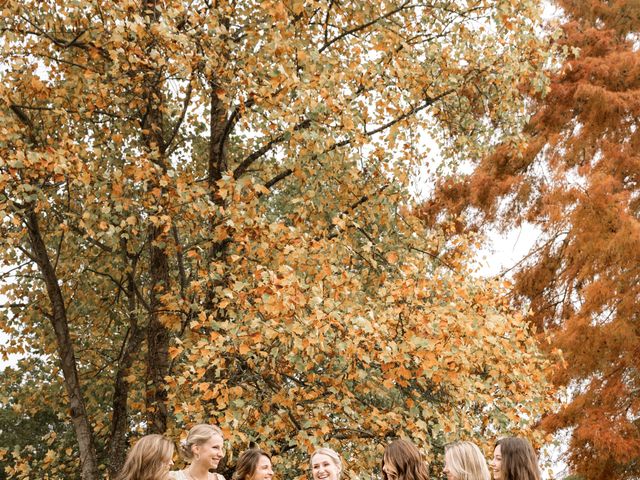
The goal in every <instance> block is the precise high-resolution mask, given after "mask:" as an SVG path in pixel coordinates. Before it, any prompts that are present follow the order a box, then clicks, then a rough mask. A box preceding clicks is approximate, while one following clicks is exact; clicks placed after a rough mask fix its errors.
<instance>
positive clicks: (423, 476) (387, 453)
mask: <svg viewBox="0 0 640 480" xmlns="http://www.w3.org/2000/svg"><path fill="white" fill-rule="evenodd" d="M385 465H390V466H392V467H393V468H394V469H395V471H396V472H397V474H398V477H397V478H396V479H390V478H388V477H387V473H386V472H385V471H384V467H385ZM382 478H383V479H384V480H429V469H428V465H427V462H426V461H425V460H424V459H423V458H422V455H421V454H420V450H418V448H417V447H416V446H415V445H414V444H413V443H411V442H410V441H408V440H403V439H399V440H394V441H393V442H391V443H390V444H389V445H387V448H385V449H384V455H383V456H382Z"/></svg>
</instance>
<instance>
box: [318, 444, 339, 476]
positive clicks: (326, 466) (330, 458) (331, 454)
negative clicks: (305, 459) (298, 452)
mask: <svg viewBox="0 0 640 480" xmlns="http://www.w3.org/2000/svg"><path fill="white" fill-rule="evenodd" d="M310 463H311V475H312V476H313V480H339V479H340V474H341V473H342V459H341V458H340V455H338V454H337V452H336V451H335V450H331V449H330V448H319V449H317V450H316V451H315V452H313V453H312V454H311V461H310Z"/></svg>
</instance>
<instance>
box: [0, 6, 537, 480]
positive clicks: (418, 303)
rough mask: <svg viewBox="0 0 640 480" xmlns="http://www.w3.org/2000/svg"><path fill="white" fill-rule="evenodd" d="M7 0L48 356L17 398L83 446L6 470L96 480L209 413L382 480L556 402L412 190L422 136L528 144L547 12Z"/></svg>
mask: <svg viewBox="0 0 640 480" xmlns="http://www.w3.org/2000/svg"><path fill="white" fill-rule="evenodd" d="M0 8H1V9H2V10H1V18H0V31H1V32H2V52H1V55H2V57H1V58H2V59H1V60H0V63H1V64H2V85H0V98H2V102H3V103H2V105H3V106H2V110H0V124H1V126H0V212H1V214H2V223H1V226H0V228H1V234H0V238H1V240H0V241H1V242H2V250H1V253H2V259H3V263H4V265H5V266H6V267H7V268H10V270H9V271H8V272H7V273H6V274H5V275H4V283H3V287H2V293H3V294H4V295H5V296H6V298H7V303H6V304H5V305H4V308H3V310H2V311H3V314H2V315H3V322H2V326H3V329H5V331H6V333H7V334H8V335H10V339H11V340H10V342H9V343H8V344H7V345H5V346H3V352H4V353H5V355H6V354H11V353H26V354H27V357H26V358H24V359H23V360H22V361H21V364H20V365H19V366H18V367H17V369H13V370H11V372H10V374H9V375H7V376H6V378H13V379H15V381H14V382H13V383H12V387H11V389H8V388H6V386H5V387H4V388H3V393H2V397H0V403H2V405H3V406H7V405H8V406H10V407H11V408H13V409H14V410H15V412H16V415H24V416H27V417H29V416H33V415H35V414H36V413H37V412H38V411H39V409H40V405H41V404H42V403H46V405H47V406H48V408H49V409H53V410H54V411H56V412H58V415H59V419H62V420H64V421H66V422H69V424H70V425H72V427H73V432H74V437H75V443H71V444H70V443H69V441H68V438H67V437H65V438H64V439H63V438H62V436H56V435H53V434H49V436H48V437H47V438H46V439H43V441H44V442H45V443H46V444H47V445H50V447H51V448H50V449H48V450H47V451H46V452H45V453H44V454H43V455H38V454H37V452H38V451H39V450H37V449H33V448H27V447H25V448H23V449H20V448H15V449H13V450H11V451H10V452H7V451H3V452H2V455H3V456H4V461H5V462H7V468H8V470H7V471H8V472H9V476H10V477H11V478H31V477H33V476H43V477H44V476H47V477H48V478H77V477H78V476H79V472H82V473H81V475H82V478H83V479H85V480H94V479H97V478H99V477H100V476H101V475H102V473H101V472H102V471H104V470H108V471H109V472H110V473H113V472H115V471H117V470H118V468H119V467H120V465H121V464H122V461H123V458H124V454H125V451H126V447H127V442H128V439H129V438H130V436H131V435H132V434H135V433H137V432H141V431H147V432H167V433H168V434H170V435H176V436H177V435H178V432H179V431H180V430H181V429H183V428H184V427H185V426H186V425H189V424H191V423H193V422H196V421H212V422H217V423H219V424H220V425H221V426H222V427H223V429H224V430H225V432H226V433H227V435H228V438H229V440H230V441H231V444H232V446H233V447H234V448H235V449H237V448H241V446H242V445H246V443H247V441H249V440H253V441H257V442H259V443H260V444H261V445H263V446H264V447H265V448H268V449H270V450H272V451H273V452H274V453H275V454H276V455H277V456H278V457H279V458H280V459H281V461H282V463H281V465H284V466H285V467H291V466H299V465H300V464H301V463H300V462H301V461H302V458H303V456H304V455H306V454H307V453H308V450H309V449H311V448H312V447H313V446H314V445H317V444H320V443H328V444H331V445H333V446H335V447H336V448H339V449H341V450H343V451H344V452H345V454H346V455H347V456H349V452H350V451H351V452H357V453H358V455H357V457H354V460H353V462H352V463H351V467H352V469H353V471H354V472H360V471H365V470H369V471H370V469H371V468H372V467H373V465H375V463H376V457H377V456H378V455H379V453H380V445H381V444H383V443H384V442H385V441H386V439H387V438H388V437H389V436H393V435H396V434H399V433H403V432H404V433H405V434H406V435H408V436H411V437H412V438H414V439H415V440H416V441H419V442H421V444H423V445H425V446H427V445H429V444H431V445H434V446H437V445H440V444H441V443H442V442H443V441H444V439H445V438H447V437H450V436H453V435H456V436H459V435H465V436H470V437H478V438H481V437H483V436H484V435H486V434H487V432H495V431H496V430H499V429H507V428H508V429H512V430H518V429H523V428H525V427H526V425H527V424H528V422H530V421H531V420H532V419H534V418H536V417H537V415H539V413H540V412H541V411H542V410H543V409H544V408H545V407H546V405H547V402H546V395H545V392H546V391H547V386H546V384H545V381H544V378H543V376H542V372H543V370H544V366H545V361H544V359H543V357H542V356H541V355H540V352H539V351H538V349H537V346H536V344H535V342H534V341H533V340H532V339H531V337H530V335H529V333H528V330H527V326H526V322H524V321H523V320H522V318H520V317H519V316H518V315H517V314H515V313H514V312H513V311H512V310H510V309H509V307H508V306H507V305H505V304H504V298H503V295H502V293H503V292H502V289H501V286H500V285H499V284H497V283H492V282H487V283H482V282H479V281H477V280H474V279H473V277H472V276H471V275H469V273H468V270H467V267H466V262H467V257H466V256H465V255H464V252H465V251H466V249H465V248H462V249H461V251H462V252H463V253H462V254H460V253H457V252H451V253H447V252H448V249H449V247H450V245H449V243H450V242H449V241H448V240H447V237H448V234H447V233H446V232H445V231H442V230H439V229H429V228H427V227H426V226H425V225H424V224H423V223H422V222H421V221H420V220H419V219H417V218H416V217H415V216H414V215H413V214H412V199H411V196H410V195H409V193H408V185H409V183H410V180H411V178H412V174H413V172H414V169H415V168H417V167H418V166H419V165H420V164H421V163H422V162H423V161H424V160H425V158H426V154H425V147H424V145H423V144H422V142H421V135H422V134H423V133H424V132H425V131H426V132H429V133H430V134H431V135H432V136H433V137H434V138H437V139H439V140H440V141H441V144H442V147H443V149H444V151H447V152H450V153H451V152H455V153H456V155H462V154H465V153H466V154H471V153H475V154H479V153H480V152H482V151H484V150H485V149H486V147H487V146H488V145H490V143H491V141H492V140H494V139H495V130H496V128H497V129H499V131H500V132H501V134H502V135H503V136H509V135H511V134H513V132H516V131H517V130H518V128H519V125H520V124H521V123H522V121H523V118H524V117H523V114H522V112H523V105H524V103H523V102H524V100H523V98H522V91H523V90H522V88H523V86H524V87H526V88H525V90H526V91H529V92H534V91H536V90H537V89H540V88H541V87H542V85H543V83H544V77H543V76H542V74H539V73H535V72H538V71H539V68H540V65H541V64H542V63H543V62H544V60H545V55H546V54H545V51H544V50H543V49H541V48H540V41H539V39H538V38H537V37H536V31H535V25H536V21H537V15H538V12H537V6H536V2H531V1H524V2H512V1H506V0H504V1H503V0H501V1H494V0H492V1H483V0H478V1H474V2H469V1H459V2H457V1H445V2H440V1H437V2H433V3H422V2H412V1H409V0H402V1H397V0H389V1H384V2H371V1H363V0H349V1H341V2H337V1H333V0H330V1H321V0H316V1H305V2H303V1H301V0H285V1H280V0H265V1H261V2H254V1H246V2H211V1H209V0H193V1H190V2H186V1H178V0H164V1H152V0H144V1H137V0H135V1H134V0H119V1H116V2H104V1H103V0H93V1H89V0H78V1H74V2H67V1H65V2H62V1H59V0H58V1H56V0H49V1H41V0H38V1H31V0H30V1H25V0H19V1H18V0H8V1H4V2H2V3H1V7H0ZM532 72H533V73H532ZM525 79H526V80H525ZM21 375H22V376H23V377H24V378H22V379H21V378H20V377H21ZM62 392H64V393H62ZM36 396H38V397H39V401H34V398H36ZM63 440H65V441H66V443H65V442H63Z"/></svg>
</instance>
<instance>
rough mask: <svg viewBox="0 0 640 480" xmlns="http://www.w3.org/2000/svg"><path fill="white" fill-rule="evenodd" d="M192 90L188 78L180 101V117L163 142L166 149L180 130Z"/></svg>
mask: <svg viewBox="0 0 640 480" xmlns="http://www.w3.org/2000/svg"><path fill="white" fill-rule="evenodd" d="M192 91H193V86H192V84H191V80H189V86H188V87H187V92H186V94H185V98H184V102H183V103H182V112H180V118H178V121H177V122H176V124H175V125H174V127H173V131H172V132H171V135H170V136H169V140H167V142H166V144H165V145H166V149H167V150H169V148H170V146H171V144H172V143H173V140H174V139H175V138H176V135H177V134H178V131H179V130H180V127H181V126H182V122H183V121H184V117H185V116H186V114H187V108H188V107H189V103H190V102H191V93H192ZM173 150H174V149H172V150H171V152H173ZM169 154H170V153H169Z"/></svg>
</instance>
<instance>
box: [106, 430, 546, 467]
mask: <svg viewBox="0 0 640 480" xmlns="http://www.w3.org/2000/svg"><path fill="white" fill-rule="evenodd" d="M179 451H180V454H181V456H182V457H183V458H184V460H185V461H186V462H187V466H186V467H185V468H184V469H182V470H174V471H171V467H172V466H173V455H174V445H173V443H172V442H171V441H170V440H168V439H167V438H166V437H164V436H162V435H146V436H144V437H142V438H140V439H139V440H138V441H137V442H136V444H135V445H134V446H133V448H132V449H131V450H130V452H129V454H128V455H127V459H126V461H125V464H124V467H123V468H122V471H121V472H120V474H119V475H118V477H117V480H224V477H223V476H222V475H220V474H218V473H210V470H215V469H216V468H217V467H218V464H219V463H220V460H222V457H223V456H224V437H223V434H222V430H220V429H219V428H218V427H216V426H213V425H206V424H200V425H196V426H195V427H193V428H192V429H191V430H190V431H189V433H188V435H187V438H186V439H185V440H183V441H182V442H181V443H180V448H179ZM310 470H311V477H312V479H313V480H340V475H341V473H342V459H341V458H340V455H338V453H336V452H335V451H334V450H332V449H330V448H320V449H318V450H316V451H315V452H313V454H312V455H311V458H310ZM491 470H492V471H493V478H494V480H541V476H540V471H539V468H538V460H537V457H536V454H535V452H534V450H533V448H532V447H531V444H530V443H529V442H528V441H527V440H525V439H524V438H519V437H508V438H503V439H500V440H498V442H497V443H496V446H495V449H494V454H493V461H492V462H491ZM443 473H444V474H445V475H446V478H447V480H490V477H491V476H490V473H489V468H488V464H487V461H486V460H485V458H484V456H483V455H482V452H481V451H480V449H479V448H478V446H477V445H475V444H473V443H471V442H454V443H451V444H449V445H447V446H446V447H445V467H444V472H443ZM272 478H273V468H272V465H271V457H270V455H269V454H268V453H267V452H264V451H262V450H260V449H258V448H252V449H249V450H247V451H245V452H244V453H242V455H240V457H239V458H238V461H237V463H236V468H235V472H234V474H233V477H232V480H271V479H272ZM382 478H383V480H430V478H429V469H428V465H427V463H426V462H425V461H424V459H423V458H422V455H421V454H420V451H419V450H418V448H417V447H416V446H415V445H414V444H413V443H411V442H410V441H408V440H404V439H399V440H395V441H393V442H391V443H390V444H389V445H388V446H387V448H386V449H385V451H384V455H383V457H382Z"/></svg>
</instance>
